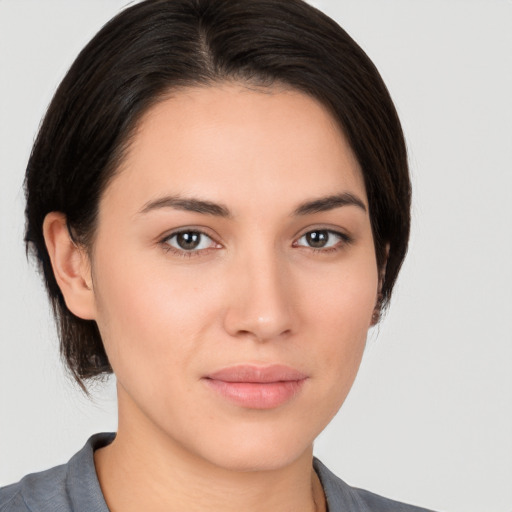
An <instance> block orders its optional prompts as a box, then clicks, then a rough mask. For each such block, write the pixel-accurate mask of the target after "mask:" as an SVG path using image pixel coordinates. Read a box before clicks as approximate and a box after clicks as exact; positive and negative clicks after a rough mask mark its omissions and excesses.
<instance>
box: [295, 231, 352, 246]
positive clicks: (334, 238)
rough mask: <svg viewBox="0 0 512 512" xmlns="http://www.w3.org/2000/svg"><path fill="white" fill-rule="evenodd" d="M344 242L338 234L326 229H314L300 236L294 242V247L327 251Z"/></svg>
mask: <svg viewBox="0 0 512 512" xmlns="http://www.w3.org/2000/svg"><path fill="white" fill-rule="evenodd" d="M344 240H345V239H344V237H343V236H342V235H341V234H340V233H336V232H334V231H329V230H327V229H315V230H314V231H308V232H307V233H306V234H305V235H302V236H301V237H300V238H299V239H298V240H297V242H295V245H299V246H301V247H311V248H312V249H329V248H331V247H335V246H336V245H338V244H339V243H340V242H343V241H344Z"/></svg>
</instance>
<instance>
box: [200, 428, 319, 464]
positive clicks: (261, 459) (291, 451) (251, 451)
mask: <svg viewBox="0 0 512 512" xmlns="http://www.w3.org/2000/svg"><path fill="white" fill-rule="evenodd" d="M228 430H229V429H228ZM236 430H237V431H236V432H232V431H231V432H225V433H224V435H218V434H216V435H212V437H211V438H210V440H211V443H207V444H206V443H205V444H204V445H203V446H199V447H196V449H197V448H199V452H200V455H201V457H202V458H203V459H205V460H208V461H209V462H210V463H212V464H214V465H215V466H218V467H221V468H223V469H225V470H228V471H237V472H255V471H274V470H278V469H282V468H283V467H286V466H289V465H291V464H293V463H294V462H295V461H297V460H298V459H300V458H301V457H312V453H313V441H314V438H315V437H316V435H314V434H313V433H312V432H307V431H300V430H297V426H296V425H295V426H293V427H292V426H289V427H285V426H284V425H265V424H263V423H260V424H259V425H258V424H253V425H251V426H249V427H246V428H237V429H236ZM212 434H214V433H212ZM205 441H206V440H205Z"/></svg>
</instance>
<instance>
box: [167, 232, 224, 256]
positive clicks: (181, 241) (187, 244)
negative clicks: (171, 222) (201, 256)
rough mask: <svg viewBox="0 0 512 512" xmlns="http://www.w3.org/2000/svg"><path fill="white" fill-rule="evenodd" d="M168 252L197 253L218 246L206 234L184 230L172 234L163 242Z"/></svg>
mask: <svg viewBox="0 0 512 512" xmlns="http://www.w3.org/2000/svg"><path fill="white" fill-rule="evenodd" d="M163 242H164V244H166V245H168V246H169V250H174V251H177V252H188V253H192V252H199V251H204V250H206V249H213V248H215V247H217V246H218V244H217V243H215V242H214V241H213V240H212V239H211V238H210V237H209V236H208V235H207V234H205V233H203V232H202V231H197V230H192V229H190V230H184V231H178V232H177V233H173V234H171V235H170V236H168V237H166V238H165V240H163Z"/></svg>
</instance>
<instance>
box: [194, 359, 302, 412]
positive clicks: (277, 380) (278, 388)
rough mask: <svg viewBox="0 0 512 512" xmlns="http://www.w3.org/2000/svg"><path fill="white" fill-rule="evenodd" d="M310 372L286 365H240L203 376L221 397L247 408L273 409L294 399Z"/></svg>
mask: <svg viewBox="0 0 512 512" xmlns="http://www.w3.org/2000/svg"><path fill="white" fill-rule="evenodd" d="M307 379H308V376H307V375H305V374H304V373H302V372H299V371H298V370H295V369H294V368H291V367H289V366H284V365H271V366H253V365H238V366H231V367H228V368H223V369H222V370H219V371H216V372H214V373H212V374H209V375H207V376H206V377H204V378H203V380H204V382H205V383H206V384H207V386H208V387H209V388H210V389H211V390H212V391H214V392H215V393H217V394H218V395H220V396H221V397H222V398H224V399H226V400H228V401H230V402H232V403H234V404H236V405H238V406H241V407H244V408H247V409H274V408H276V407H279V406H281V405H284V404H285V403H287V402H289V401H290V400H292V399H293V398H294V397H295V396H296V395H297V394H298V393H299V392H300V391H301V389H302V386H303V385H304V383H305V382H306V380H307Z"/></svg>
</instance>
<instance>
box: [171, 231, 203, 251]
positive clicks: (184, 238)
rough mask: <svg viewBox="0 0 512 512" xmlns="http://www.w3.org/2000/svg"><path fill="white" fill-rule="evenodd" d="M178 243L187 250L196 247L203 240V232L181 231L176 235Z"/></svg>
mask: <svg viewBox="0 0 512 512" xmlns="http://www.w3.org/2000/svg"><path fill="white" fill-rule="evenodd" d="M176 241H177V242H178V245H179V246H180V247H181V248H182V249H185V250H187V251H190V250H192V249H195V248H196V247H197V246H198V245H199V242H200V241H201V233H197V232H194V231H189V232H187V233H179V234H178V235H177V237H176Z"/></svg>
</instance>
